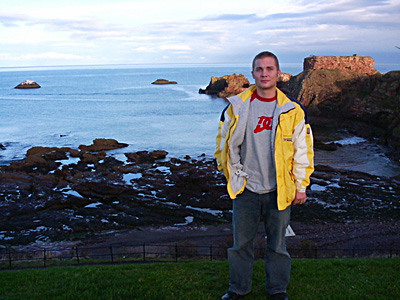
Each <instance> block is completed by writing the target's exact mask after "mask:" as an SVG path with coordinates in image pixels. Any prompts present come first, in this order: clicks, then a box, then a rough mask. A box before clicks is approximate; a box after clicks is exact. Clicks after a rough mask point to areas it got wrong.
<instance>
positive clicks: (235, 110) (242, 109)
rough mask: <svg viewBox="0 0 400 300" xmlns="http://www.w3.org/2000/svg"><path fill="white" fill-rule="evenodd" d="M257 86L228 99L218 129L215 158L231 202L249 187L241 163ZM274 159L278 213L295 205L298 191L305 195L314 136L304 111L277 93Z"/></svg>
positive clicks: (312, 157)
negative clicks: (250, 109) (241, 151)
mask: <svg viewBox="0 0 400 300" xmlns="http://www.w3.org/2000/svg"><path fill="white" fill-rule="evenodd" d="M255 90H256V86H252V87H250V88H248V89H247V90H245V91H244V92H243V93H241V94H239V95H237V96H233V97H230V98H228V100H229V102H230V105H229V106H228V107H227V109H225V110H224V112H223V114H222V116H221V121H220V124H219V128H218V135H217V145H216V151H215V154H214V156H215V158H216V159H217V164H218V170H220V171H222V172H223V173H224V175H225V177H226V179H227V189H228V193H229V196H230V197H231V199H235V198H236V197H237V195H239V194H241V193H242V192H243V191H244V189H245V187H246V182H247V181H246V178H247V174H246V173H245V172H244V171H243V165H242V164H241V160H240V146H241V145H242V143H243V140H244V134H245V128H246V124H247V117H248V111H249V106H250V98H251V95H252V94H253V92H254V91H255ZM272 134H273V136H272V141H273V142H272V145H271V149H272V151H273V153H274V155H273V159H274V163H275V166H276V181H277V193H278V209H279V210H284V209H286V208H287V207H288V206H290V205H291V203H292V201H293V200H294V198H295V194H296V190H297V191H299V192H304V191H305V190H306V187H307V186H308V185H309V184H310V176H311V174H312V172H313V171H314V150H313V136H312V132H311V127H310V124H308V122H307V121H306V115H305V112H304V110H303V108H302V107H301V106H300V104H299V103H298V102H296V101H293V100H291V99H289V98H288V97H287V96H286V95H285V94H284V93H283V92H281V91H280V90H279V89H277V106H276V109H275V112H274V116H273V124H272Z"/></svg>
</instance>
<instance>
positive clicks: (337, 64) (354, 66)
mask: <svg viewBox="0 0 400 300" xmlns="http://www.w3.org/2000/svg"><path fill="white" fill-rule="evenodd" d="M374 65H375V61H374V59H373V58H372V57H370V56H360V55H358V54H354V55H353V56H315V55H312V56H309V57H306V58H305V59H304V62H303V70H304V71H311V70H319V69H328V70H342V71H353V72H360V73H364V74H368V75H373V74H376V73H378V71H377V70H375V68H374Z"/></svg>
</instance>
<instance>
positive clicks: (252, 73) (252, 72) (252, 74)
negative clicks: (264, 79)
mask: <svg viewBox="0 0 400 300" xmlns="http://www.w3.org/2000/svg"><path fill="white" fill-rule="evenodd" d="M251 76H253V79H256V78H255V77H254V71H251Z"/></svg>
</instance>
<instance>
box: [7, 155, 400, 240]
mask: <svg viewBox="0 0 400 300" xmlns="http://www.w3.org/2000/svg"><path fill="white" fill-rule="evenodd" d="M71 151H72V150H71V149H69V148H59V149H58V148H44V147H43V148H42V147H34V148H32V149H30V150H29V151H28V153H29V155H28V153H27V155H28V157H32V158H41V159H37V160H31V161H29V160H26V158H25V159H23V160H21V161H19V162H14V163H12V164H10V165H4V166H1V167H0V207H1V209H0V242H1V243H2V244H3V245H19V244H28V243H31V242H35V241H47V242H51V241H70V240H77V239H85V238H88V237H95V236H98V235H99V234H101V233H103V232H106V231H110V230H114V231H120V230H127V229H136V228H140V227H142V226H181V225H177V224H186V225H185V226H199V225H200V226H201V225H205V224H206V225H215V224H229V222H230V220H231V209H232V201H231V200H230V199H229V197H228V195H227V192H226V185H225V184H226V182H225V178H224V177H223V175H222V174H221V173H220V172H217V170H216V163H215V160H214V159H207V158H206V157H205V156H200V157H199V158H197V159H196V158H189V159H180V158H176V157H173V158H170V159H169V158H168V157H167V152H166V151H163V150H156V151H150V152H149V151H139V152H136V153H130V154H127V157H128V156H129V157H130V158H129V161H128V162H126V163H125V162H121V161H119V160H117V159H115V158H114V157H112V156H109V155H108V154H107V152H104V151H99V152H97V153H90V154H91V155H93V156H90V157H91V159H90V160H86V159H85V154H88V153H87V152H79V151H78V152H79V154H80V156H79V157H81V159H80V160H79V161H78V162H76V161H75V162H74V163H69V164H68V161H65V160H64V161H63V165H59V166H58V164H60V161H58V159H60V158H61V159H63V157H65V156H64V154H65V155H68V153H69V155H71ZM75 154H78V153H75ZM88 157H89V156H86V158H88ZM100 158H101V159H100ZM43 161H45V162H46V164H47V167H46V168H43ZM34 162H35V163H36V165H35V164H34ZM51 162H52V163H55V165H51ZM14 164H15V166H18V167H15V166H14V167H11V166H12V165H14ZM27 165H28V166H29V168H27V167H26V166H27ZM50 166H51V168H50ZM52 168H53V169H52ZM399 193H400V182H399V180H398V178H397V179H396V178H382V177H377V176H371V175H368V174H365V173H361V172H352V171H348V170H337V169H333V168H331V167H329V166H321V165H317V166H316V171H315V172H314V174H313V175H312V178H311V188H310V191H309V192H308V195H309V200H308V201H307V202H306V204H305V205H304V206H303V205H302V206H295V207H293V210H292V214H293V217H292V219H293V221H295V222H305V223H307V224H310V223H315V224H316V223H318V222H349V221H352V220H356V221H361V220H364V221H365V222H367V223H368V220H374V221H379V222H387V223H389V224H390V220H397V219H399V218H400V215H399V211H400V209H399V205H400V204H399V199H398V194H399ZM188 220H189V221H188Z"/></svg>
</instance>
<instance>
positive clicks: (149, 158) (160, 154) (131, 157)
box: [125, 150, 168, 163]
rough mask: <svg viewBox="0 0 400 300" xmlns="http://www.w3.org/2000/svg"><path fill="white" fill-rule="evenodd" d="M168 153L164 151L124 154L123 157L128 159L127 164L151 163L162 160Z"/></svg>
mask: <svg viewBox="0 0 400 300" xmlns="http://www.w3.org/2000/svg"><path fill="white" fill-rule="evenodd" d="M167 154H168V152H166V151H164V150H155V151H151V152H149V151H138V152H135V153H125V156H126V157H127V159H128V162H136V163H144V162H147V163H151V162H154V161H155V160H158V159H164V158H165V157H166V156H167Z"/></svg>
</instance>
